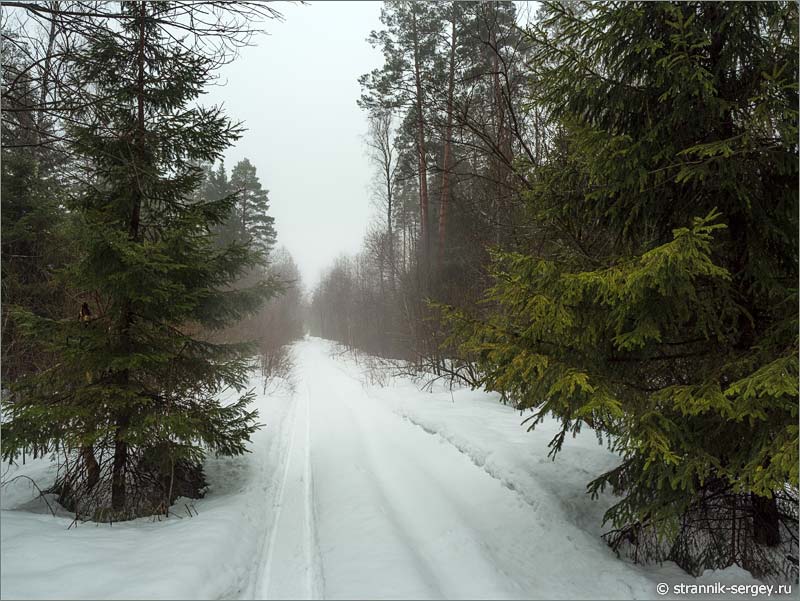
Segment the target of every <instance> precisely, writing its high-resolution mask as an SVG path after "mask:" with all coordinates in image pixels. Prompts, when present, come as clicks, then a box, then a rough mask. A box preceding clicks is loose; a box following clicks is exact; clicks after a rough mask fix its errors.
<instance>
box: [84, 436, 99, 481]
mask: <svg viewBox="0 0 800 601" xmlns="http://www.w3.org/2000/svg"><path fill="white" fill-rule="evenodd" d="M81 457H82V459H83V464H84V465H85V466H86V488H87V489H89V490H91V489H92V488H94V486H95V484H97V483H98V482H99V481H100V465H98V463H97V459H96V458H95V456H94V449H92V447H88V446H87V447H81Z"/></svg>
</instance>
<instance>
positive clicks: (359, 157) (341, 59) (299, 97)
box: [201, 1, 382, 288]
mask: <svg viewBox="0 0 800 601" xmlns="http://www.w3.org/2000/svg"><path fill="white" fill-rule="evenodd" d="M278 8H279V9H280V10H281V12H282V13H283V15H284V17H285V21H283V22H278V21H270V22H267V23H266V29H267V30H268V32H269V35H260V36H258V37H257V38H255V39H254V40H253V42H254V44H255V45H254V46H252V47H248V48H244V49H243V50H242V51H241V55H240V56H239V57H238V58H237V59H236V60H235V61H234V62H232V63H231V64H229V65H226V66H225V67H223V69H222V70H221V78H220V81H219V85H217V86H214V87H212V88H210V89H209V92H208V93H207V94H206V95H205V96H203V98H202V99H201V103H202V104H206V105H210V104H220V103H221V104H223V105H224V106H225V109H226V113H227V114H228V115H229V116H230V117H231V118H233V119H234V120H239V121H243V122H244V125H245V127H246V128H247V131H246V132H245V133H244V136H243V137H242V139H241V140H239V142H237V144H236V146H234V147H233V148H231V149H230V150H229V151H228V152H227V153H226V161H225V162H226V167H227V168H228V171H229V172H230V169H231V168H232V167H233V165H234V164H235V163H236V161H239V160H240V159H242V158H244V157H247V158H248V159H250V161H251V162H252V163H253V164H254V165H255V166H256V169H257V170H258V175H259V178H260V179H261V183H262V185H263V186H264V187H265V188H267V189H268V190H269V197H270V201H271V209H270V210H271V214H272V216H273V217H275V226H276V229H277V231H278V245H279V246H280V245H283V246H285V247H286V248H287V249H288V250H289V252H290V253H291V254H292V256H293V257H294V259H295V261H296V262H297V264H298V266H299V268H300V272H301V274H302V276H303V283H304V285H305V286H306V287H307V288H311V287H313V286H314V285H315V284H316V282H317V280H318V279H319V276H320V274H321V272H322V271H323V270H324V269H325V267H327V266H328V265H329V264H330V263H331V262H332V261H333V259H334V258H335V257H336V256H337V255H339V254H341V253H354V252H356V251H358V249H359V247H360V244H361V239H362V237H363V235H364V232H365V231H366V227H367V222H368V221H369V217H370V215H371V211H372V209H371V207H372V203H371V201H370V197H369V189H370V181H371V178H372V167H371V166H370V162H369V159H368V158H367V156H366V153H365V151H364V146H363V136H364V134H365V133H366V128H367V125H366V117H365V115H364V114H363V112H362V111H361V109H359V108H358V106H356V100H357V99H358V98H359V96H360V87H359V85H358V76H359V75H361V74H362V73H366V72H367V71H370V70H372V69H374V68H376V67H379V66H380V65H381V63H382V57H381V54H380V53H379V52H377V51H375V50H373V49H372V48H371V47H370V45H369V44H368V43H367V42H366V38H367V36H368V35H369V32H370V31H371V30H373V29H380V20H379V16H380V10H381V2H342V1H337V2H311V3H309V4H306V5H295V4H288V3H287V4H280V5H279V6H278Z"/></svg>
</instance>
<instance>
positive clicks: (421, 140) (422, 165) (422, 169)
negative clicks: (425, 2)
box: [411, 8, 430, 266]
mask: <svg viewBox="0 0 800 601" xmlns="http://www.w3.org/2000/svg"><path fill="white" fill-rule="evenodd" d="M411 28H412V34H413V36H414V82H415V86H416V105H417V155H418V164H419V209H420V235H421V237H422V252H423V254H424V255H425V256H424V258H423V259H424V262H425V265H426V266H427V263H428V257H429V254H430V231H429V230H430V228H429V226H428V161H427V158H426V153H425V120H424V115H423V113H422V74H421V66H420V58H419V33H418V31H417V13H416V8H412V10H411Z"/></svg>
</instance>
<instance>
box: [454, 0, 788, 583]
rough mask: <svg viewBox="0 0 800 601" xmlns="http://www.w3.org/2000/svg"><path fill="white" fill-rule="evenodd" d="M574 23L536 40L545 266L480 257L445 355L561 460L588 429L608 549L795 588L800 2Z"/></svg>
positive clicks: (605, 12)
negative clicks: (478, 288) (546, 136)
mask: <svg viewBox="0 0 800 601" xmlns="http://www.w3.org/2000/svg"><path fill="white" fill-rule="evenodd" d="M573 9H574V6H573V5H571V4H567V5H565V4H561V3H547V4H545V7H544V9H543V12H542V14H541V21H540V28H539V30H538V31H537V32H536V33H535V43H536V44H537V48H538V57H537V64H538V65H539V68H538V70H537V73H536V74H535V81H536V85H535V89H534V90H533V93H534V95H535V99H536V101H537V102H539V103H541V105H542V106H543V107H544V108H545V109H546V111H547V112H548V114H549V115H550V116H551V118H552V123H553V132H554V136H553V140H552V145H551V151H550V156H549V158H548V161H547V163H546V164H545V165H544V166H542V167H541V168H534V169H532V170H531V174H530V178H531V181H532V182H534V189H533V191H532V192H531V193H530V194H529V196H528V198H527V207H528V214H529V218H530V220H531V229H532V230H534V231H535V232H536V234H537V240H538V243H537V247H538V249H539V251H538V252H537V253H536V254H524V253H498V254H496V255H495V260H494V264H493V276H494V285H493V286H492V288H491V289H489V291H488V292H487V301H490V304H489V305H488V306H489V307H490V308H491V311H490V315H489V317H488V318H487V319H485V320H480V321H476V320H474V319H472V318H470V317H469V316H467V315H466V314H465V313H464V312H462V311H456V310H449V311H448V315H449V318H450V320H451V323H452V325H453V327H454V328H455V335H454V340H455V341H456V342H458V343H459V344H460V345H461V347H460V348H461V350H462V352H464V353H465V354H466V355H467V356H470V357H473V358H475V359H476V360H477V361H478V363H479V365H480V366H481V368H482V369H483V372H484V377H483V380H482V383H483V384H485V385H486V386H487V387H488V388H490V389H494V390H498V391H501V392H502V393H503V394H504V395H505V396H506V397H507V398H510V399H512V400H513V401H514V402H515V403H516V404H517V405H518V406H519V408H521V409H531V410H533V411H534V412H535V413H534V415H533V417H531V418H530V419H531V422H532V425H531V427H535V426H536V424H537V423H539V422H540V421H541V420H542V419H544V418H545V417H546V416H547V415H553V416H555V417H556V418H558V419H559V420H560V422H561V430H560V432H559V433H558V435H557V436H556V437H555V438H554V439H553V441H552V444H551V446H552V453H553V454H554V455H555V454H556V453H557V452H558V451H559V450H560V449H561V447H562V445H563V444H564V443H565V439H566V436H567V435H568V434H574V433H576V432H578V431H579V430H580V429H581V427H582V426H583V425H586V424H588V425H590V426H592V427H593V428H594V429H595V430H596V431H597V432H598V434H599V435H601V436H602V437H604V438H606V439H607V440H608V443H609V444H610V446H611V448H612V449H614V450H615V451H617V452H618V453H619V454H620V455H621V458H622V462H621V464H620V465H619V467H617V468H615V469H613V470H611V471H609V472H608V473H605V474H601V475H599V476H598V478H596V479H595V480H594V481H593V482H591V483H590V485H589V490H590V492H592V493H593V494H598V493H599V492H600V491H602V490H603V489H604V488H605V487H607V486H608V487H610V488H611V489H613V491H614V492H615V493H617V494H618V495H620V496H621V498H620V499H619V500H618V502H617V503H616V504H615V505H614V506H613V507H611V509H609V511H608V512H607V514H606V519H607V521H608V522H609V523H610V524H611V525H612V527H613V529H612V530H611V531H610V532H609V533H608V535H607V538H608V540H609V542H610V543H611V544H612V546H613V547H614V548H615V549H616V550H618V551H622V550H627V551H628V552H630V554H631V555H632V556H633V557H634V558H635V559H637V560H649V559H655V560H663V559H671V560H674V561H676V562H677V563H679V565H681V566H682V567H684V568H685V569H686V570H688V571H690V572H693V573H696V574H697V573H700V572H702V570H703V569H705V568H720V567H725V566H727V565H731V564H732V563H738V564H740V565H743V566H744V567H746V568H747V569H749V570H751V571H752V572H753V573H756V574H765V573H774V572H778V571H783V570H786V571H788V572H792V571H794V572H795V574H796V559H794V560H792V559H791V558H796V557H797V504H796V501H797V487H798V425H797V420H798V405H797V398H798V383H797V379H798V350H797V349H798V312H797V303H798V297H797V280H798V250H797V249H798V189H797V177H798V146H797V134H798V130H797V105H798V85H797V73H798V57H797V42H798V32H797V27H798V13H797V5H796V4H795V3H789V2H785V3H784V2H781V3H778V2H775V3H749V2H748V3H731V4H728V3H726V4H722V3H710V2H697V3H679V4H674V3H602V4H597V3H586V4H585V6H583V7H581V10H573ZM531 246H533V245H531Z"/></svg>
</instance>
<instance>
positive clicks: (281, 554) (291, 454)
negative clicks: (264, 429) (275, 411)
mask: <svg viewBox="0 0 800 601" xmlns="http://www.w3.org/2000/svg"><path fill="white" fill-rule="evenodd" d="M302 390H303V391H304V393H300V394H298V395H295V401H294V407H293V412H294V413H293V417H292V423H291V434H290V436H289V443H288V445H287V447H286V452H285V460H284V462H283V463H282V467H283V475H282V477H281V485H280V489H279V490H278V491H277V495H276V497H275V501H274V503H273V510H274V512H275V516H274V521H273V527H272V530H271V531H270V533H269V545H268V548H267V553H266V560H265V562H264V567H263V573H264V575H263V577H262V578H260V585H259V586H258V588H257V593H258V595H257V597H258V598H262V599H314V598H319V597H321V596H322V595H323V587H322V577H321V565H320V562H319V559H318V557H319V553H318V552H317V551H316V549H317V546H316V542H315V538H316V536H315V528H314V500H313V477H312V464H311V444H312V441H311V420H310V417H311V407H310V405H311V399H310V395H309V391H308V386H307V385H305V383H304V384H303V389H302ZM303 405H305V406H303ZM303 422H305V423H303Z"/></svg>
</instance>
